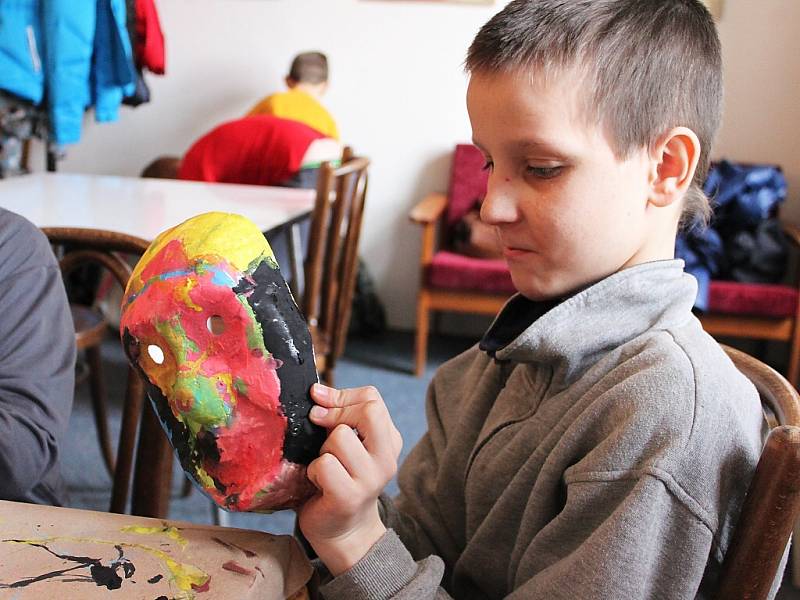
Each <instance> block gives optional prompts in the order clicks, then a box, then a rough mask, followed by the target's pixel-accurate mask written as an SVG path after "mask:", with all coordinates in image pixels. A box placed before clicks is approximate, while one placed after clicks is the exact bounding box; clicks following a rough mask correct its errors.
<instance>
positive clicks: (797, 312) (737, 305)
mask: <svg viewBox="0 0 800 600" xmlns="http://www.w3.org/2000/svg"><path fill="white" fill-rule="evenodd" d="M783 227H784V232H785V234H786V236H787V238H788V239H789V241H790V242H791V243H792V246H793V247H794V248H795V249H800V228H799V227H797V226H795V225H790V224H784V225H783ZM799 286H800V282H798V281H797V280H795V281H794V283H793V284H792V285H788V284H785V285H784V284H761V283H739V282H736V281H721V280H712V281H711V284H710V286H709V307H708V310H707V311H706V312H705V313H704V314H702V315H700V322H701V323H702V324H703V328H704V329H705V330H706V331H707V332H708V333H710V334H711V335H713V336H726V337H732V338H751V339H757V340H773V341H780V342H787V343H788V345H789V361H788V366H787V368H786V373H785V375H786V379H788V380H789V382H790V383H791V384H792V385H793V386H795V388H797V385H798V377H799V376H800V373H798V367H800V287H799Z"/></svg>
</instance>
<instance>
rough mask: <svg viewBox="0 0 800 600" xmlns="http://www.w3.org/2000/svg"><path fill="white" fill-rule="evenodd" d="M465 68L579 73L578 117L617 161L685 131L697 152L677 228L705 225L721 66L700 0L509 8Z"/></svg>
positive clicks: (485, 30)
mask: <svg viewBox="0 0 800 600" xmlns="http://www.w3.org/2000/svg"><path fill="white" fill-rule="evenodd" d="M466 69H467V71H468V72H471V73H500V72H520V71H524V70H528V69H531V70H532V69H538V70H541V71H542V73H543V74H544V75H545V76H548V75H549V74H552V73H553V72H556V73H557V72H558V71H563V70H571V69H576V70H577V73H578V74H579V76H580V77H581V78H582V79H583V81H584V86H585V88H586V92H587V93H586V94H585V100H584V115H585V116H586V118H587V119H588V120H589V121H590V122H596V123H600V124H601V125H602V126H603V127H605V128H606V129H607V132H608V133H609V137H610V138H611V145H612V148H613V149H614V151H615V153H616V155H617V157H618V158H624V157H625V156H627V155H628V154H629V153H630V152H632V151H633V150H635V149H637V148H642V147H649V146H650V145H651V144H652V143H653V142H655V141H656V140H657V138H658V136H659V135H661V134H663V133H664V132H665V131H667V130H668V129H669V128H671V127H677V126H685V127H689V128H690V129H692V131H694V132H695V133H696V134H697V137H698V138H699V139H700V146H701V152H700V160H699V162H698V165H697V171H696V173H695V176H694V179H693V181H692V185H691V187H690V188H689V191H688V192H687V194H686V198H685V201H684V208H683V214H682V217H681V222H682V224H683V225H686V224H689V223H694V222H696V221H697V220H702V221H707V220H708V217H709V216H710V212H711V209H710V206H709V202H708V199H707V198H706V196H705V194H703V191H702V183H703V181H704V180H705V177H706V174H707V172H708V165H709V150H710V148H711V145H712V142H713V140H714V137H715V136H716V133H717V130H718V128H719V124H720V119H721V112H722V58H721V52H720V43H719V38H718V37H717V32H716V27H715V25H714V20H713V18H712V17H711V14H710V13H709V12H708V9H707V8H706V7H705V6H704V5H703V4H702V3H701V2H700V1H699V0H512V2H510V3H509V4H508V5H507V6H506V7H505V8H504V9H503V10H502V11H500V12H499V13H498V14H496V15H495V16H494V17H493V18H492V19H491V20H490V21H489V22H488V23H486V24H485V25H484V26H483V27H482V28H481V30H480V31H479V32H478V35H477V36H476V37H475V40H474V41H473V42H472V45H471V46H470V48H469V52H468V54H467V60H466Z"/></svg>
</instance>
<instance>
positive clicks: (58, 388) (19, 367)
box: [0, 213, 75, 500]
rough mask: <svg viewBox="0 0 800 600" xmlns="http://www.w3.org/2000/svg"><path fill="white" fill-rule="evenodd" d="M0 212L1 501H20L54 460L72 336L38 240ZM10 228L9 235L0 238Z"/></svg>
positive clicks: (53, 270)
mask: <svg viewBox="0 0 800 600" xmlns="http://www.w3.org/2000/svg"><path fill="white" fill-rule="evenodd" d="M7 215H9V213H5V214H0V315H2V316H0V498H4V499H12V500H13V499H19V498H22V497H25V496H26V495H27V494H28V492H29V491H30V490H31V489H32V488H33V487H34V486H35V485H36V484H37V483H39V481H40V480H41V479H42V477H43V475H44V474H45V473H47V472H48V471H49V470H50V469H51V468H52V466H53V464H54V463H55V462H56V461H57V459H58V444H59V442H60V440H61V438H62V437H63V435H64V433H65V431H66V429H67V425H68V422H69V415H70V412H71V409H72V396H73V383H74V365H75V333H74V329H73V325H72V318H71V316H70V312H69V306H68V303H67V298H66V294H65V292H64V286H63V283H62V281H61V272H60V271H59V268H58V265H57V264H56V262H55V257H54V256H53V253H52V251H51V250H50V246H49V245H48V243H47V240H46V239H45V237H44V236H43V235H42V234H41V232H39V231H38V230H36V229H35V228H34V227H33V226H32V225H30V224H29V223H27V222H25V221H23V220H21V219H19V220H18V221H17V220H16V218H14V219H12V218H10V217H9V220H8V221H7V220H6V217H7ZM9 221H10V222H11V223H18V224H19V227H17V226H16V225H13V228H14V231H13V232H12V233H11V234H10V235H7V233H8V231H9V229H11V227H6V225H7V224H8V223H9Z"/></svg>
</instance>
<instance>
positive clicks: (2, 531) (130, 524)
mask: <svg viewBox="0 0 800 600" xmlns="http://www.w3.org/2000/svg"><path fill="white" fill-rule="evenodd" d="M311 574H312V568H311V565H310V564H309V562H308V560H307V559H306V557H305V555H304V554H303V551H302V550H301V549H300V546H299V544H298V543H297V541H296V540H295V539H294V538H292V537H291V536H288V535H281V536H274V535H270V534H268V533H263V532H260V531H250V530H247V529H233V528H227V527H213V526H204V525H195V524H193V523H184V522H179V521H165V520H160V519H148V518H144V517H134V516H130V515H116V514H111V513H102V512H92V511H86V510H76V509H69V508H54V507H50V506H37V505H33V504H21V503H17V502H4V501H0V598H14V599H15V600H26V599H28V598H57V599H58V600H67V599H73V598H74V599H80V600H90V599H92V598H145V599H151V600H157V599H162V600H205V599H206V598H208V599H211V598H232V599H236V600H239V599H242V600H244V599H247V598H259V599H264V600H272V599H276V600H277V599H285V598H290V597H291V598H305V597H306V595H305V592H304V590H305V587H306V584H307V583H308V581H309V579H310V578H311Z"/></svg>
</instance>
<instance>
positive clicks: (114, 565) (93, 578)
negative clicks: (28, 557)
mask: <svg viewBox="0 0 800 600" xmlns="http://www.w3.org/2000/svg"><path fill="white" fill-rule="evenodd" d="M3 541H4V542H16V543H18V544H28V545H29V546H34V547H36V548H42V549H43V550H45V551H47V552H49V553H50V554H52V555H53V556H55V557H57V558H60V559H62V560H66V561H69V562H72V563H76V564H75V565H74V566H72V567H68V568H65V569H59V570H57V571H50V572H49V573H42V574H41V575H36V576H34V577H26V578H25V579H20V580H19V581H15V582H13V583H2V582H0V589H15V588H24V587H28V586H29V585H31V584H34V583H38V582H40V581H46V580H48V579H55V580H57V581H60V582H63V583H74V582H78V583H94V584H95V585H97V586H98V587H105V588H108V589H109V590H116V589H119V588H120V587H121V586H122V580H123V577H124V578H125V579H130V578H131V577H133V574H134V572H135V571H136V567H135V566H134V564H133V563H132V562H131V561H130V559H128V558H126V557H125V556H124V553H123V551H122V546H118V545H115V546H114V548H116V549H117V552H118V553H119V556H118V557H117V558H115V559H114V560H112V561H111V562H109V563H108V564H107V565H104V564H103V561H102V560H101V559H99V558H91V557H89V556H71V555H69V554H59V553H58V552H54V551H53V550H51V549H50V548H48V547H47V546H46V545H45V544H37V543H35V542H31V541H29V540H3ZM81 569H88V570H89V574H88V575H82V574H80V573H77V571H79V570H81ZM120 570H121V571H122V575H120Z"/></svg>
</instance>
